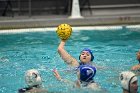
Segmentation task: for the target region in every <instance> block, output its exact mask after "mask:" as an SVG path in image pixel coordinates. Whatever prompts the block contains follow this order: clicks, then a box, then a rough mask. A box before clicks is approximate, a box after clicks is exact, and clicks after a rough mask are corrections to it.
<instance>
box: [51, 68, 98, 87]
mask: <svg viewBox="0 0 140 93" xmlns="http://www.w3.org/2000/svg"><path fill="white" fill-rule="evenodd" d="M53 72H54V76H55V77H56V78H57V79H58V80H60V81H64V82H67V83H69V84H70V82H71V81H69V80H66V79H62V78H61V76H60V74H59V73H58V71H57V70H56V69H55V70H54V71H53ZM95 75H96V68H95V67H94V66H91V65H81V66H79V67H78V68H77V79H78V80H77V81H76V83H75V85H74V86H76V87H86V88H90V89H94V90H100V86H99V85H98V84H97V83H96V82H95V81H94V77H95ZM71 84H73V83H71Z"/></svg>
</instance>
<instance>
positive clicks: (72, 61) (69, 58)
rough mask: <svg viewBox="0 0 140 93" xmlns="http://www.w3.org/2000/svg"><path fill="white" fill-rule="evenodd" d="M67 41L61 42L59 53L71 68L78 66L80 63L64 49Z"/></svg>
mask: <svg viewBox="0 0 140 93" xmlns="http://www.w3.org/2000/svg"><path fill="white" fill-rule="evenodd" d="M65 43H66V41H65V40H61V42H60V44H59V46H58V53H59V55H60V56H61V57H62V59H63V60H64V61H65V62H66V63H67V64H69V65H71V66H78V65H79V63H78V61H77V60H76V59H75V58H73V57H72V56H71V55H70V54H69V53H68V52H67V51H66V50H65V48H64V46H65Z"/></svg>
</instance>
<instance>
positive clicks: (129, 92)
mask: <svg viewBox="0 0 140 93" xmlns="http://www.w3.org/2000/svg"><path fill="white" fill-rule="evenodd" d="M135 76H136V75H134V76H133V77H131V78H130V80H129V83H128V93H131V91H130V83H131V80H132V79H133V78H134V77H135Z"/></svg>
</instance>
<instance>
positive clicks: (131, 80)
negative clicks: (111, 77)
mask: <svg viewBox="0 0 140 93" xmlns="http://www.w3.org/2000/svg"><path fill="white" fill-rule="evenodd" d="M119 79H120V81H121V86H122V89H123V93H138V79H137V76H136V75H135V74H134V73H133V72H130V71H124V72H122V73H120V77H119Z"/></svg>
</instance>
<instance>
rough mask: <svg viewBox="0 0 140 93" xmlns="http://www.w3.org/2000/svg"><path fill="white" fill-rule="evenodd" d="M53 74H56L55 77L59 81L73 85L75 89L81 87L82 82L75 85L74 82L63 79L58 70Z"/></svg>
mask: <svg viewBox="0 0 140 93" xmlns="http://www.w3.org/2000/svg"><path fill="white" fill-rule="evenodd" d="M53 73H54V76H55V77H56V79H57V80H59V81H62V82H65V83H67V84H72V85H73V86H74V87H78V88H79V87H80V81H77V82H76V83H75V82H72V81H70V80H67V79H62V78H61V76H60V74H59V72H58V71H57V70H56V69H54V70H53Z"/></svg>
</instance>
